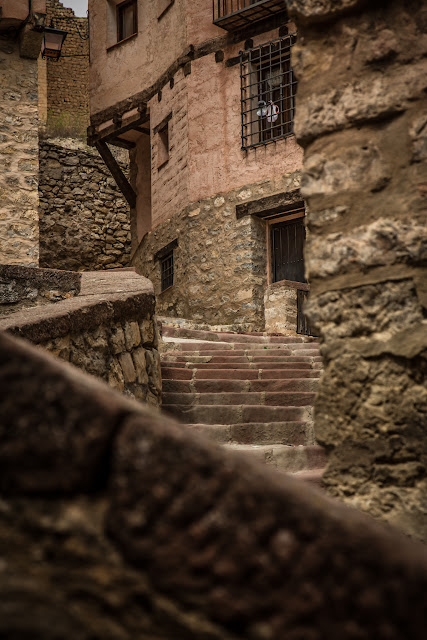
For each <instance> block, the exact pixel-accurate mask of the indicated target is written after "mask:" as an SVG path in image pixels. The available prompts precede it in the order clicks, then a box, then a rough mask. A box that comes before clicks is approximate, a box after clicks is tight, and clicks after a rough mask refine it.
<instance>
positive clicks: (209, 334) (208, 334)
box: [162, 325, 311, 343]
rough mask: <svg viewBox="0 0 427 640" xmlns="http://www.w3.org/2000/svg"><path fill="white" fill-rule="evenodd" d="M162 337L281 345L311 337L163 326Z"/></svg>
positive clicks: (307, 339)
mask: <svg viewBox="0 0 427 640" xmlns="http://www.w3.org/2000/svg"><path fill="white" fill-rule="evenodd" d="M162 335H163V337H168V338H171V337H172V338H173V337H176V338H189V339H191V338H193V339H196V340H207V341H210V342H252V343H280V342H295V343H296V342H309V341H310V338H311V337H310V336H268V335H263V334H261V333H255V332H254V333H232V332H226V331H207V330H206V331H204V330H201V329H181V328H178V327H171V326H167V325H162Z"/></svg>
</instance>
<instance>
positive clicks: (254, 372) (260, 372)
mask: <svg viewBox="0 0 427 640" xmlns="http://www.w3.org/2000/svg"><path fill="white" fill-rule="evenodd" d="M176 371H179V369H176ZM181 371H188V372H190V373H191V372H193V377H194V379H195V380H212V379H214V380H221V379H223V380H226V379H229V380H282V379H284V378H292V377H301V378H304V377H307V378H316V377H317V378H318V377H319V376H320V373H321V372H320V370H312V369H300V368H298V369H292V368H290V367H289V368H286V369H181ZM296 371H297V372H298V373H297V374H296V375H295V374H294V372H296ZM181 379H182V380H189V379H190V378H184V377H183V378H181Z"/></svg>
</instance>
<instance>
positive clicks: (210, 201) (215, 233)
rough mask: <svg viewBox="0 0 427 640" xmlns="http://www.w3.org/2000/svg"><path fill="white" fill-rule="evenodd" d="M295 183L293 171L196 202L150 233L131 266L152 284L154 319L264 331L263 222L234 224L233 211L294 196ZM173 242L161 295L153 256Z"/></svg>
mask: <svg viewBox="0 0 427 640" xmlns="http://www.w3.org/2000/svg"><path fill="white" fill-rule="evenodd" d="M299 179H300V176H299V172H295V173H291V174H287V175H284V176H280V177H277V178H275V179H272V180H264V181H262V182H259V183H255V184H251V185H247V186H246V187H245V188H243V189H236V190H235V191H231V192H228V193H224V194H220V195H218V196H215V197H213V198H207V199H206V200H202V201H200V202H195V203H193V204H191V205H189V206H187V207H186V208H185V209H184V210H183V211H181V212H179V213H178V214H177V215H175V216H173V217H172V218H171V219H170V220H167V221H166V222H165V223H163V224H159V225H158V226H157V227H156V228H155V229H154V230H153V231H152V232H151V233H148V234H147V235H146V236H145V237H144V239H143V240H142V242H141V244H140V245H139V247H138V250H137V251H136V253H135V255H134V256H133V258H132V264H133V265H134V266H135V267H136V269H137V271H138V272H139V273H141V274H142V275H144V276H146V277H147V278H149V279H150V280H151V281H152V282H153V284H154V291H155V294H156V298H157V310H158V313H159V314H160V315H163V316H176V317H181V318H188V319H191V320H194V321H196V322H197V321H202V322H205V323H209V324H213V325H219V324H220V325H230V326H232V327H234V328H235V329H236V330H238V329H242V328H244V329H245V330H263V329H264V288H265V284H266V281H267V246H266V231H265V223H264V222H263V221H262V220H260V219H259V218H257V217H256V216H245V217H243V218H241V219H239V220H238V219H237V218H236V205H238V204H241V203H244V202H247V201H252V200H256V199H260V198H262V197H263V196H268V195H271V194H272V193H281V192H288V191H295V190H296V189H298V187H299ZM173 240H178V246H177V247H176V249H174V270H175V280H174V284H173V286H172V287H170V288H169V289H167V290H166V291H164V292H163V293H162V292H161V278H160V262H159V261H156V260H154V256H155V254H156V253H157V251H159V250H160V249H162V248H163V247H165V246H166V245H167V244H169V243H170V242H172V241H173Z"/></svg>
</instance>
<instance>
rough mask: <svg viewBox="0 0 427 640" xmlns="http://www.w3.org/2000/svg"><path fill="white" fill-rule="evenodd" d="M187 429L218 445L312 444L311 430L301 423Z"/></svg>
mask: <svg viewBox="0 0 427 640" xmlns="http://www.w3.org/2000/svg"><path fill="white" fill-rule="evenodd" d="M187 427H188V428H191V429H193V430H194V431H197V432H198V433H201V434H203V435H204V436H205V437H207V438H209V439H210V440H213V441H214V442H217V443H218V444H227V443H228V444H230V443H234V444H258V445H263V444H270V445H271V444H287V445H297V444H304V445H308V444H314V438H313V429H312V427H311V425H310V424H309V423H307V422H303V421H294V422H250V423H240V424H189V425H187Z"/></svg>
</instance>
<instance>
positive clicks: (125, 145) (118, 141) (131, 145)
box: [108, 138, 136, 150]
mask: <svg viewBox="0 0 427 640" xmlns="http://www.w3.org/2000/svg"><path fill="white" fill-rule="evenodd" d="M108 144H112V145H113V146H114V147H121V148H122V149H128V150H130V149H135V147H136V144H135V142H132V141H131V140H123V139H122V138H111V139H109V140H108Z"/></svg>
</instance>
